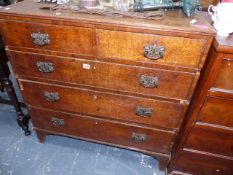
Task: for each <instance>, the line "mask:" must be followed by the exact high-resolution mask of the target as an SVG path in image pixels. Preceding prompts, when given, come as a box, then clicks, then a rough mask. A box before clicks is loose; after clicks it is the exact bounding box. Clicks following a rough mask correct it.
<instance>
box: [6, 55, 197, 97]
mask: <svg viewBox="0 0 233 175" xmlns="http://www.w3.org/2000/svg"><path fill="white" fill-rule="evenodd" d="M8 56H9V58H10V60H11V63H12V65H13V69H14V73H15V74H16V75H17V76H18V77H19V78H20V77H21V76H24V77H25V76H26V77H29V78H30V77H39V78H45V79H48V80H57V81H62V82H70V83H78V84H86V85H90V86H93V87H96V86H97V87H103V88H108V89H113V90H121V91H128V92H134V93H138V94H146V95H150V96H162V97H167V98H174V99H183V100H189V99H190V98H191V95H192V93H190V90H191V89H190V87H191V85H192V83H194V82H193V81H194V76H195V75H194V74H191V73H184V72H178V71H166V70H162V69H148V68H145V67H137V66H127V65H119V64H112V63H106V62H97V61H88V60H81V59H74V58H65V57H55V56H49V55H40V54H32V53H22V52H13V51H8ZM38 61H40V62H41V61H42V62H48V63H53V67H54V71H53V72H50V73H43V72H40V71H38V67H37V66H36V63H37V62H38ZM67 68H68V71H67ZM61 75H62V76H61ZM141 76H151V77H157V78H158V79H159V85H158V86H157V87H154V88H146V87H145V86H143V85H142V84H140V77H141Z"/></svg>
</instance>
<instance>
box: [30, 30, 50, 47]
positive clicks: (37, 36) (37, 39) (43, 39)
mask: <svg viewBox="0 0 233 175" xmlns="http://www.w3.org/2000/svg"><path fill="white" fill-rule="evenodd" d="M31 37H32V42H33V43H34V44H35V45H38V46H45V45H48V44H49V43H50V39H49V34H47V33H40V32H37V33H32V34H31Z"/></svg>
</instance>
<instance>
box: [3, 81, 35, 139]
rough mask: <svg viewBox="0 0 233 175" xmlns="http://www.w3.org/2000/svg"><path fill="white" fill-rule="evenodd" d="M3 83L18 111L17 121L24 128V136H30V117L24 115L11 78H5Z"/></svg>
mask: <svg viewBox="0 0 233 175" xmlns="http://www.w3.org/2000/svg"><path fill="white" fill-rule="evenodd" d="M2 82H3V87H4V88H5V89H6V92H7V94H8V95H9V97H10V99H11V101H12V103H13V105H14V108H15V110H16V114H17V118H16V119H17V123H18V125H19V126H20V127H21V128H22V130H23V131H24V134H25V135H26V136H28V135H30V134H31V132H30V131H29V128H28V122H29V119H30V117H29V116H25V115H24V114H23V112H22V110H21V108H20V105H19V102H18V99H17V96H16V93H15V90H14V87H13V85H12V82H11V80H9V78H7V77H5V78H3V81H2Z"/></svg>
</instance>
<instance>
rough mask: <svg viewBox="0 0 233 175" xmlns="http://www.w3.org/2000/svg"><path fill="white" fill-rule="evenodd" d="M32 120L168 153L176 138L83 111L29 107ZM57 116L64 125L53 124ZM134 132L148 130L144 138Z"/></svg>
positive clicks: (68, 131) (70, 132) (47, 127)
mask: <svg viewBox="0 0 233 175" xmlns="http://www.w3.org/2000/svg"><path fill="white" fill-rule="evenodd" d="M29 113H30V114H31V116H33V117H32V121H33V123H35V127H36V128H43V129H45V130H49V131H51V132H59V133H64V134H68V135H73V136H77V137H81V138H91V139H93V140H98V141H103V142H105V143H113V144H117V145H124V146H127V147H129V148H132V149H146V150H148V151H151V152H159V153H169V151H170V150H171V145H172V142H173V140H174V134H173V133H170V132H166V131H163V130H155V129H147V128H142V127H136V126H132V125H125V124H124V125H122V124H121V123H117V122H110V121H106V120H101V119H98V118H92V117H87V116H81V115H71V114H65V113H61V112H55V111H48V110H42V109H36V108H30V110H29ZM54 117H55V118H58V119H62V120H63V121H64V125H62V126H58V125H54V124H53V123H52V121H51V118H54ZM132 133H139V134H145V135H146V140H145V141H144V142H140V141H139V142H137V141H134V140H133V139H132V138H131V137H132Z"/></svg>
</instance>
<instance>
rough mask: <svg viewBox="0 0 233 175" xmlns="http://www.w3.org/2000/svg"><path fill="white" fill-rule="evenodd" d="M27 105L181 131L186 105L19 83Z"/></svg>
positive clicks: (80, 89)
mask: <svg viewBox="0 0 233 175" xmlns="http://www.w3.org/2000/svg"><path fill="white" fill-rule="evenodd" d="M20 86H21V89H23V90H22V93H23V96H24V99H25V101H26V103H27V104H30V105H32V106H39V107H45V108H49V109H55V110H62V111H67V112H76V113H81V114H87V115H94V116H101V117H104V118H112V119H118V120H122V121H128V122H134V123H139V124H146V125H152V126H158V127H166V128H178V127H179V125H180V122H181V121H182V118H183V105H180V104H176V103H170V102H165V101H157V100H152V99H146V98H139V97H133V96H126V95H119V94H113V93H104V92H100V91H92V90H89V89H83V88H71V87H68V86H60V85H55V84H46V83H42V82H32V81H27V80H20Z"/></svg>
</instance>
